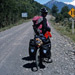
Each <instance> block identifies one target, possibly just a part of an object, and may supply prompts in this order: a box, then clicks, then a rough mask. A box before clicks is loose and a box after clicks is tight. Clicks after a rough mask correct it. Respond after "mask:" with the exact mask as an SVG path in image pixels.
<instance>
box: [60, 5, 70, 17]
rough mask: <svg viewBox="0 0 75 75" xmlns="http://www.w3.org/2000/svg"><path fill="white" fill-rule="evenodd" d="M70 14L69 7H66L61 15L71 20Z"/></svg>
mask: <svg viewBox="0 0 75 75" xmlns="http://www.w3.org/2000/svg"><path fill="white" fill-rule="evenodd" d="M68 12H69V8H68V6H64V7H63V8H62V9H61V12H60V13H61V14H62V15H63V17H64V18H69V17H70V16H69V14H68Z"/></svg>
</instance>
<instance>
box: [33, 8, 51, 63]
mask: <svg viewBox="0 0 75 75" xmlns="http://www.w3.org/2000/svg"><path fill="white" fill-rule="evenodd" d="M47 14H48V11H47V9H46V8H42V9H41V17H40V18H39V20H38V22H37V24H36V25H35V22H34V25H35V26H33V28H34V31H35V33H36V34H37V35H38V34H39V32H38V30H37V28H38V27H39V26H40V25H41V24H42V26H41V27H42V28H41V30H42V33H43V35H45V33H46V32H47V31H48V32H50V31H51V28H50V27H49V24H48V21H47V19H46V16H47ZM47 39H49V37H48V38H47ZM49 40H50V39H49ZM50 42H51V41H50ZM47 62H52V60H51V49H50V51H49V55H48V60H47ZM41 64H42V62H41Z"/></svg>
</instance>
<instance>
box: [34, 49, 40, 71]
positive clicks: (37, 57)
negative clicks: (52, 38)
mask: <svg viewBox="0 0 75 75" xmlns="http://www.w3.org/2000/svg"><path fill="white" fill-rule="evenodd" d="M35 62H36V67H37V70H38V69H39V62H40V53H39V49H37V52H36V58H35Z"/></svg>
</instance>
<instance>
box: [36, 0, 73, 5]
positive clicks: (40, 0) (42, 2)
mask: <svg viewBox="0 0 75 75" xmlns="http://www.w3.org/2000/svg"><path fill="white" fill-rule="evenodd" d="M35 1H37V2H39V3H40V4H45V3H47V2H48V1H50V0H35ZM57 1H61V2H72V1H73V0H57Z"/></svg>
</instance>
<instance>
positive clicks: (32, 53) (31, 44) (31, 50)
mask: <svg viewBox="0 0 75 75" xmlns="http://www.w3.org/2000/svg"><path fill="white" fill-rule="evenodd" d="M36 51H37V47H36V45H35V40H34V39H30V42H29V55H30V56H35V55H36Z"/></svg>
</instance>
